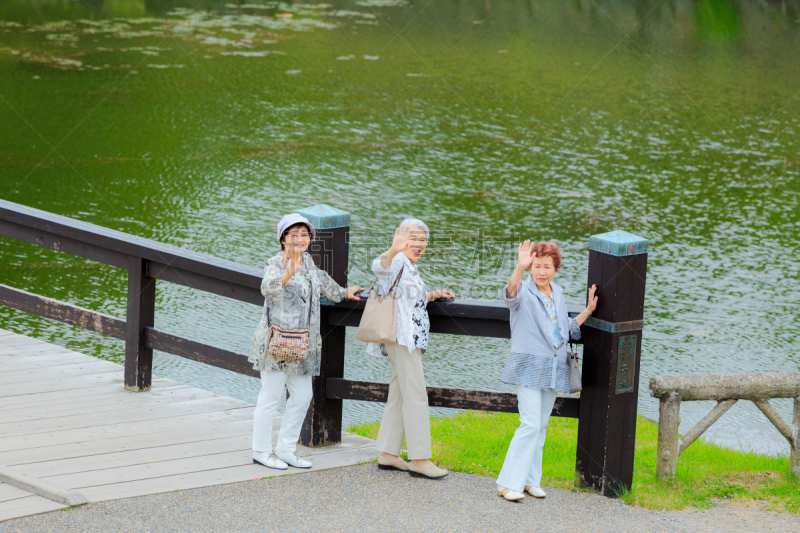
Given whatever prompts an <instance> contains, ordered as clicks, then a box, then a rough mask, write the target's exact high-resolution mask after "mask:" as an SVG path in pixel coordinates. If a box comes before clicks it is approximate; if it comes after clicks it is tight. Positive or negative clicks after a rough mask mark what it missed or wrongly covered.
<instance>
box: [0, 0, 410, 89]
mask: <svg viewBox="0 0 800 533" xmlns="http://www.w3.org/2000/svg"><path fill="white" fill-rule="evenodd" d="M407 4H408V3H407V2H406V1H405V0H365V1H362V2H357V3H356V5H360V6H364V7H368V8H370V9H369V11H372V12H366V11H358V10H352V9H351V10H347V9H337V8H336V7H334V6H333V5H332V4H327V3H320V4H302V3H301V4H288V3H285V2H264V3H259V4H256V3H247V4H240V5H235V4H226V5H225V9H223V10H222V11H220V10H219V8H217V10H215V11H204V10H197V9H190V8H184V7H178V8H174V9H173V10H172V11H170V12H168V13H166V14H165V15H164V16H160V17H152V16H145V17H140V18H136V17H124V18H123V17H111V18H106V19H102V18H101V19H98V20H92V19H89V18H86V16H87V15H86V14H82V15H81V16H82V17H84V18H78V19H66V20H55V21H53V20H50V21H46V22H42V23H40V24H29V25H23V24H22V23H20V22H14V21H0V28H2V34H8V33H11V34H13V33H14V32H24V33H29V34H40V35H42V37H43V38H42V40H41V41H39V42H38V43H37V42H36V41H35V40H34V41H31V40H30V39H25V40H24V44H18V45H17V46H14V47H13V50H12V47H0V57H2V56H6V57H8V56H16V58H17V60H18V61H27V62H34V63H37V64H40V65H44V66H50V67H53V68H57V69H61V70H64V69H75V70H100V69H105V68H111V69H118V68H122V66H121V65H108V64H103V65H102V66H98V65H89V64H87V63H86V62H85V61H82V60H80V59H78V58H81V57H82V56H85V55H87V54H89V55H91V54H96V53H113V52H134V51H135V52H139V53H141V54H143V55H146V56H163V55H164V54H163V53H162V52H167V51H169V50H170V49H169V48H161V47H159V46H153V45H152V44H151V43H154V42H158V44H161V42H163V41H165V40H167V39H173V40H177V39H181V40H184V41H187V42H191V43H192V44H193V45H196V46H200V47H202V48H205V49H206V50H204V51H201V55H202V56H203V57H206V58H213V57H219V56H228V57H236V56H238V57H249V58H265V57H267V56H269V55H286V52H283V51H276V50H270V51H267V50H262V49H261V48H262V47H263V46H264V45H268V44H277V43H279V42H281V41H284V40H286V39H289V38H290V37H289V35H287V33H289V34H291V33H295V32H309V31H315V30H333V29H336V28H339V27H341V26H343V25H347V24H351V25H352V24H372V25H375V24H378V21H377V15H376V14H375V12H374V10H373V9H372V8H374V7H388V6H401V5H407ZM248 11H249V12H248ZM143 14H144V13H143ZM99 16H103V15H102V13H100V14H99ZM282 35H284V36H285V37H282ZM100 38H102V39H103V41H102V42H103V44H102V45H100V40H99V39H100ZM3 39H5V35H4V37H3ZM157 39H160V41H154V40H157ZM115 40H125V41H133V43H135V44H137V45H139V46H118V45H117V46H115V42H114V41H115ZM148 41H149V42H148ZM92 43H96V44H94V45H93V44H92ZM133 43H132V44H133ZM148 44H150V45H149V46H147V45H148ZM55 46H60V48H58V49H57V50H58V51H57V53H56V52H55V51H54V48H53V47H55ZM231 48H233V49H239V50H237V51H230V49H231ZM226 49H227V50H226ZM245 50H246V51H245ZM210 54H212V55H210ZM354 58H355V56H354V55H353V56H340V57H338V58H337V59H339V60H341V61H346V60H350V59H354ZM364 59H366V60H372V61H375V60H378V59H379V58H378V56H364ZM110 62H111V61H109V63H110ZM146 66H148V67H150V68H182V67H183V65H167V64H166V62H165V63H164V64H160V65H146ZM299 72H300V71H288V72H287V74H290V75H295V74H299Z"/></svg>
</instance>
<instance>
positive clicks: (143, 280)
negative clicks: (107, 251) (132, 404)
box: [125, 257, 156, 392]
mask: <svg viewBox="0 0 800 533" xmlns="http://www.w3.org/2000/svg"><path fill="white" fill-rule="evenodd" d="M147 263H148V262H147V261H145V260H144V259H142V258H141V257H130V258H129V266H128V312H127V320H126V331H125V388H126V389H128V390H130V391H134V392H143V391H149V390H150V382H151V381H152V373H153V350H152V349H151V348H148V347H146V346H145V345H144V328H146V327H153V324H154V322H153V321H154V317H155V309H156V280H155V278H151V277H150V276H148V275H147Z"/></svg>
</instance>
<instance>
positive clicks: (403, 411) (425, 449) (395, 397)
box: [367, 218, 454, 479]
mask: <svg viewBox="0 0 800 533" xmlns="http://www.w3.org/2000/svg"><path fill="white" fill-rule="evenodd" d="M429 237H430V230H429V229H428V226H427V225H426V224H425V223H424V222H422V221H421V220H418V219H416V218H407V219H405V220H403V222H401V223H400V227H399V228H397V229H396V230H395V232H394V239H393V240H392V246H391V248H389V249H388V250H387V251H386V252H385V253H383V254H382V255H381V256H380V257H378V258H376V259H375V261H373V263H372V271H373V272H374V273H375V274H376V275H377V276H378V288H379V292H380V293H381V294H386V293H387V292H388V291H389V290H390V288H391V287H392V285H393V284H395V282H396V286H395V296H396V298H397V339H396V342H392V343H380V344H376V343H370V344H368V345H367V353H369V354H370V355H372V356H375V357H379V358H381V359H384V360H385V361H389V362H391V364H392V379H391V382H390V383H389V399H388V400H387V402H386V408H385V409H384V411H383V420H382V421H381V427H380V430H379V431H378V440H377V442H376V445H375V447H376V448H377V449H378V451H379V452H382V453H381V455H380V456H379V457H378V468H381V469H383V470H401V471H404V472H409V474H411V475H412V476H421V477H426V478H431V479H436V478H441V477H444V476H446V475H447V470H444V469H442V468H439V467H437V466H436V465H434V464H433V463H431V462H430V460H429V459H430V457H431V428H430V418H429V415H428V393H427V390H426V388H425V376H424V374H423V371H422V354H423V353H425V350H427V349H428V331H429V330H430V322H429V321H428V311H427V305H428V302H430V301H431V300H435V299H437V298H453V297H454V295H453V293H452V292H450V291H447V290H435V291H428V290H427V289H426V287H425V282H424V281H422V278H421V277H420V275H419V269H418V267H417V261H419V259H420V258H421V257H422V256H423V255H424V254H425V249H426V248H427V246H428V239H429ZM404 437H405V439H406V443H407V447H408V458H409V460H410V462H409V463H406V462H405V461H404V460H403V459H401V458H400V457H399V455H400V450H401V448H402V446H403V438H404Z"/></svg>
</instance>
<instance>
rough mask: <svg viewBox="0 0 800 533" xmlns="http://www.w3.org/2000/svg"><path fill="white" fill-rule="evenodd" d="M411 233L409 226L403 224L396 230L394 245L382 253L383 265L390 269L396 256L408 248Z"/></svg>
mask: <svg viewBox="0 0 800 533" xmlns="http://www.w3.org/2000/svg"><path fill="white" fill-rule="evenodd" d="M410 233H411V228H410V227H409V226H403V227H402V228H397V229H396V230H394V239H392V246H391V247H390V248H389V249H388V250H386V252H384V253H383V254H381V266H382V267H383V268H384V269H388V268H389V265H391V264H392V260H393V259H394V257H395V256H396V255H397V254H399V253H402V252H403V251H405V250H406V249H408V236H409V234H410Z"/></svg>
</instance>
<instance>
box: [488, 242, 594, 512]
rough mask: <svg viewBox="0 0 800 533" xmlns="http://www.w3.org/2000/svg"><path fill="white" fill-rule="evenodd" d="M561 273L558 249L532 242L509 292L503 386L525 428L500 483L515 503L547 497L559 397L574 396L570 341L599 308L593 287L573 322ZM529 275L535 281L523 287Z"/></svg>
mask: <svg viewBox="0 0 800 533" xmlns="http://www.w3.org/2000/svg"><path fill="white" fill-rule="evenodd" d="M560 268H561V253H560V252H559V250H558V245H556V243H554V242H540V243H538V244H534V243H532V242H531V241H530V240H526V241H525V242H523V243H521V244H520V245H519V256H518V262H517V266H516V268H515V269H514V273H513V274H512V275H511V280H510V281H509V283H508V285H507V286H506V287H505V289H504V290H503V300H504V301H505V302H506V305H508V307H509V309H510V310H511V316H510V322H511V355H510V356H509V358H508V362H507V363H506V366H505V368H504V369H503V374H502V376H501V377H500V380H501V381H503V383H509V384H511V385H516V387H517V400H518V402H519V427H518V428H517V430H516V431H515V432H514V437H513V438H512V439H511V444H510V445H509V446H508V452H507V453H506V459H505V461H504V462H503V468H502V469H501V470H500V475H499V476H498V478H497V493H498V494H499V495H500V496H502V497H503V498H505V499H506V500H509V501H515V500H521V499H523V498H525V495H524V494H523V493H524V492H527V493H528V494H530V495H531V496H534V497H536V498H544V497H545V492H544V491H543V490H542V488H541V486H540V485H541V480H542V450H543V449H544V440H545V436H546V434H547V424H548V423H549V422H550V413H551V411H552V410H553V405H554V404H555V401H556V393H558V392H561V393H569V369H568V368H567V341H568V340H569V339H572V340H578V339H580V337H581V330H580V326H581V325H582V324H583V323H584V322H585V321H586V319H587V318H589V316H591V314H592V311H594V309H595V307H597V297H596V296H595V295H594V293H595V289H596V287H595V286H594V285H592V287H591V289H589V298H588V305H587V306H586V309H584V310H583V311H581V313H580V314H579V315H578V316H577V317H575V318H570V317H569V315H568V314H567V304H566V302H565V301H564V294H563V291H562V289H561V287H559V286H558V285H556V284H555V283H554V282H553V277H554V276H555V275H556V272H558V270H559V269H560ZM526 269H530V272H531V277H530V279H526V280H525V282H524V283H523V282H522V275H523V274H524V273H525V270H526Z"/></svg>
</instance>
